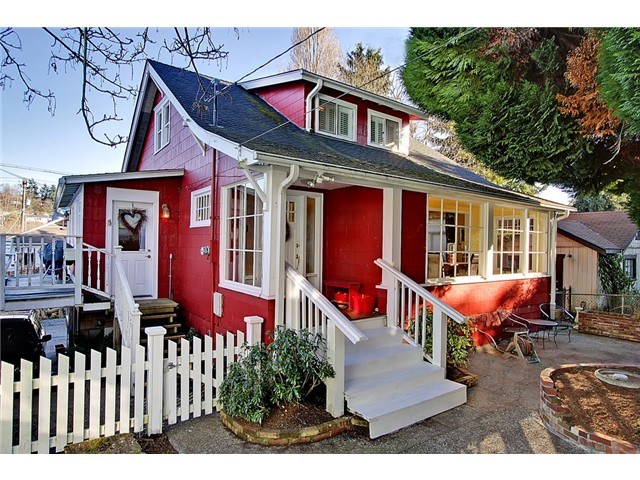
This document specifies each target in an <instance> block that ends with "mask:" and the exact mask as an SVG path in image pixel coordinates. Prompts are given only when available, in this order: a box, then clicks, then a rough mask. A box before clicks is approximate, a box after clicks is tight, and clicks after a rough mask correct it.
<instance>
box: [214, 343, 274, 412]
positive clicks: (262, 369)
mask: <svg viewBox="0 0 640 480" xmlns="http://www.w3.org/2000/svg"><path fill="white" fill-rule="evenodd" d="M268 363H269V362H268V357H267V351H266V349H265V347H264V344H262V343H261V344H258V345H254V346H252V347H249V346H248V345H244V346H243V348H242V354H241V356H240V358H239V359H238V361H237V362H235V363H233V364H231V366H230V367H229V371H228V373H227V376H226V378H225V379H224V381H223V382H222V385H220V391H219V393H218V399H219V401H220V402H221V403H222V404H223V405H224V409H225V411H226V412H227V413H228V414H229V415H231V416H232V417H241V418H244V419H246V420H248V421H250V422H255V423H262V420H264V418H265V417H266V416H267V414H268V413H269V408H268V404H269V398H270V388H271V379H270V375H269V366H268Z"/></svg>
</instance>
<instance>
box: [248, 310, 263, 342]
mask: <svg viewBox="0 0 640 480" xmlns="http://www.w3.org/2000/svg"><path fill="white" fill-rule="evenodd" d="M244 323H246V324H247V338H246V341H247V345H249V346H251V347H252V346H254V345H258V344H259V343H260V341H261V339H262V324H263V323H264V318H262V317H259V316H257V315H252V316H250V317H244Z"/></svg>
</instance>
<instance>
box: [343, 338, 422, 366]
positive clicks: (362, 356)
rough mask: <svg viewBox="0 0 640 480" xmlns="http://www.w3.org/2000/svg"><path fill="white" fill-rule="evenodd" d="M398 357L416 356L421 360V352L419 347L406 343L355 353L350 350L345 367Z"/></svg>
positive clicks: (376, 347)
mask: <svg viewBox="0 0 640 480" xmlns="http://www.w3.org/2000/svg"><path fill="white" fill-rule="evenodd" d="M398 355H416V357H418V358H422V351H421V349H420V347H414V346H413V345H409V344H406V343H399V344H392V345H376V346H373V347H371V348H365V349H361V350H357V351H353V350H350V351H349V352H348V354H347V355H346V358H345V367H351V366H355V365H361V364H365V363H368V362H370V361H372V360H380V359H381V358H383V357H397V356H398Z"/></svg>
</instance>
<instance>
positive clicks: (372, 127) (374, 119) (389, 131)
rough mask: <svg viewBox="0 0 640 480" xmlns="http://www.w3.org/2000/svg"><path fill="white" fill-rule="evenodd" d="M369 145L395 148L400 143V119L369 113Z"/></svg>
mask: <svg viewBox="0 0 640 480" xmlns="http://www.w3.org/2000/svg"><path fill="white" fill-rule="evenodd" d="M369 145H375V146H378V147H385V148H390V149H392V150H397V149H398V146H399V145H400V121H399V120H397V119H393V118H389V117H383V116H380V115H375V114H371V113H370V115H369Z"/></svg>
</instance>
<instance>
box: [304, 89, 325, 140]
mask: <svg viewBox="0 0 640 480" xmlns="http://www.w3.org/2000/svg"><path fill="white" fill-rule="evenodd" d="M322 83H323V82H322V79H321V78H319V79H318V83H316V86H315V87H313V90H311V92H309V95H307V98H306V106H305V120H304V128H305V130H306V131H307V132H310V131H311V113H312V112H311V111H312V105H313V97H315V96H316V94H317V93H318V92H319V91H320V89H321V88H322Z"/></svg>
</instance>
